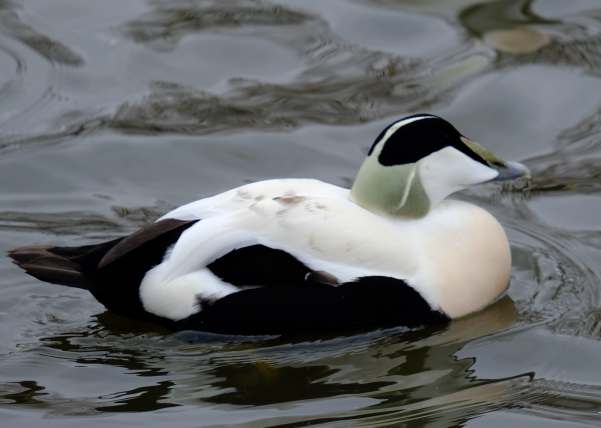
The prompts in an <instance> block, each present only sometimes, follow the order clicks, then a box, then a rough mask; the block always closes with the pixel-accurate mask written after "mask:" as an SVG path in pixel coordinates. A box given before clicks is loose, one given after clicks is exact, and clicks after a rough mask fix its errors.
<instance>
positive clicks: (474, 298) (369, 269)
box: [140, 179, 510, 319]
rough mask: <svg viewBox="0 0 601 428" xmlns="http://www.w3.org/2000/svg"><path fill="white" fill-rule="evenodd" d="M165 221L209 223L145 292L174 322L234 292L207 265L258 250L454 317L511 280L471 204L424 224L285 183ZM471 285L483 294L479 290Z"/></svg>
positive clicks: (453, 205)
mask: <svg viewBox="0 0 601 428" xmlns="http://www.w3.org/2000/svg"><path fill="white" fill-rule="evenodd" d="M163 218H178V219H197V218H201V219H203V220H201V221H199V222H198V223H196V224H195V225H193V226H192V227H190V228H189V229H187V230H186V231H185V232H184V233H183V234H182V235H181V237H180V239H179V240H178V241H177V243H176V244H175V246H174V247H173V250H172V251H171V252H170V253H169V255H168V256H167V257H166V258H165V260H164V261H163V262H162V263H161V264H160V265H158V266H157V267H155V268H154V269H152V270H151V271H149V272H148V274H147V275H146V277H145V278H144V280H143V281H142V284H141V287H140V297H141V299H142V302H143V304H144V307H145V309H146V310H147V311H149V312H151V313H154V314H156V315H159V316H166V317H168V318H170V319H182V318H185V317H187V316H190V315H191V314H193V313H195V312H197V311H198V310H199V309H200V308H199V307H198V299H197V297H196V296H198V295H200V296H207V295H210V296H225V295H227V294H229V293H232V292H235V291H237V290H238V289H237V288H236V287H233V286H232V285H230V284H227V283H224V282H223V281H221V280H219V279H218V278H216V277H215V276H214V275H212V274H211V273H210V272H208V271H207V270H206V269H205V268H206V266H207V265H208V264H210V263H211V262H212V261H214V260H215V259H217V258H219V257H221V256H222V255H224V254H226V253H228V252H229V251H231V250H233V249H235V248H241V247H244V246H247V245H252V244H255V243H259V244H263V245H266V246H269V247H271V248H275V249H281V250H284V251H286V252H288V253H290V254H291V255H293V256H294V257H296V258H297V259H299V260H300V261H301V262H303V263H305V264H306V265H307V266H308V267H309V268H311V269H314V270H321V271H326V272H329V273H330V274H332V275H334V276H335V277H337V278H338V279H339V280H340V281H342V282H344V281H350V280H352V279H354V278H357V277H360V276H369V275H383V276H389V277H394V278H398V279H403V280H406V281H407V282H408V283H409V284H411V285H412V286H413V287H414V288H416V290H417V291H418V292H419V293H420V294H421V295H422V296H423V297H424V299H426V301H427V302H428V303H429V304H430V305H431V306H432V307H433V308H442V309H443V310H444V311H445V312H446V313H448V314H449V315H451V316H460V315H462V314H464V313H467V312H471V311H473V310H475V309H479V308H480V307H483V306H485V304H486V303H488V302H489V301H490V298H491V297H490V295H491V293H492V294H493V297H494V296H496V295H497V294H498V293H499V288H501V289H503V288H504V287H505V286H506V284H507V281H508V278H509V270H510V259H509V250H508V247H507V244H506V238H505V235H504V232H503V230H502V228H501V227H500V225H499V224H498V223H497V222H496V220H495V219H494V218H493V217H492V216H491V215H490V214H488V213H487V212H486V211H484V210H482V209H480V208H478V207H475V206H473V205H470V204H467V203H464V202H458V201H451V200H448V201H444V202H443V203H441V204H440V205H439V206H438V207H436V208H435V209H433V210H432V211H431V212H430V213H429V214H428V215H427V216H425V217H423V218H421V219H400V218H389V217H383V216H380V215H376V214H374V213H372V212H370V211H367V210H365V209H363V208H361V207H359V206H358V205H356V204H354V203H353V202H351V201H350V199H349V191H348V190H347V189H343V188H341V187H337V186H333V185H331V184H327V183H323V182H320V181H317V180H305V179H286V180H269V181H262V182H258V183H253V184H249V185H245V186H242V187H239V188H237V189H233V190H230V191H228V192H225V193H223V194H220V195H217V196H214V197H211V198H207V199H203V200H200V201H197V202H193V203H191V204H188V205H185V206H183V207H181V208H178V209H176V210H174V211H172V212H170V213H168V214H167V215H165V216H164V217H163ZM474 225H475V226H474ZM474 233H477V234H479V236H477V237H474V240H470V239H469V236H473V234H474ZM503 242H505V244H503ZM457 243H459V244H457ZM499 243H500V245H499ZM449 248H453V250H452V251H448V249H449ZM474 257H478V258H481V259H485V260H488V259H489V260H493V261H498V266H496V265H495V264H494V263H488V264H487V263H484V264H482V265H481V266H482V268H481V269H479V268H478V263H474ZM466 265H471V266H470V267H469V268H468V269H465V267H466ZM441 266H443V267H444V269H445V270H443V271H441V270H440V269H441ZM464 271H465V272H466V274H465V275H464V274H463V272H464ZM447 280H448V281H447ZM445 281H446V282H445ZM472 286H473V287H479V288H480V290H478V291H477V292H476V293H472V290H471V288H470V287H472ZM454 290H455V291H454ZM453 293H459V295H460V297H461V298H460V299H457V296H455V295H454V294H453Z"/></svg>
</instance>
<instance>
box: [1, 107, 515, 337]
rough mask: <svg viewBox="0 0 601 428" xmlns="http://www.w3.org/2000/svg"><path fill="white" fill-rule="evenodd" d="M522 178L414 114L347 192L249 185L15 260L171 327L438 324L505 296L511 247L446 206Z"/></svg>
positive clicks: (268, 330) (389, 131) (258, 330)
mask: <svg viewBox="0 0 601 428" xmlns="http://www.w3.org/2000/svg"><path fill="white" fill-rule="evenodd" d="M526 174H527V169H526V168H525V167H524V166H523V165H521V164H518V163H516V162H507V161H504V160H503V159H501V158H500V157H498V156H496V155H495V154H493V153H492V152H491V151H490V150H487V149H485V148H484V147H482V146H480V145H479V144H477V143H475V142H474V141H472V140H470V139H468V138H467V137H465V136H463V135H462V134H461V133H460V132H459V131H458V130H457V129H456V128H455V127H453V125H451V124H450V123H449V122H447V121H446V120H444V119H442V118H440V117H438V116H435V115H431V114H417V115H413V116H409V117H405V118H402V119H400V120H397V121H395V122H393V123H392V124H390V125H388V126H387V127H386V128H385V129H384V130H383V131H382V132H381V133H380V134H379V135H378V136H377V138H376V139H375V141H374V143H373V145H372V146H371V148H370V150H369V153H368V155H367V157H366V159H365V161H364V162H363V164H362V165H361V167H360V169H359V172H358V173H357V176H356V179H355V181H354V184H353V186H352V188H351V189H346V188H343V187H339V186H335V185H332V184H328V183H325V182H322V181H318V180H315V179H295V178H291V179H273V180H265V181H259V182H255V183H251V184H246V185H243V186H240V187H237V188H234V189H232V190H228V191H226V192H224V193H221V194H218V195H215V196H211V197H207V198H204V199H201V200H198V201H195V202H192V203H189V204H187V205H183V206H181V207H179V208H176V209H174V210H172V211H170V212H168V213H167V214H165V215H164V216H163V217H161V218H159V219H158V220H157V221H156V222H154V223H153V224H150V225H149V226H147V227H144V228H142V229H141V230H138V231H136V232H134V233H133V234H131V235H129V236H126V237H122V238H119V239H114V240H111V241H108V242H102V243H98V244H92V245H86V246H81V247H57V246H28V247H21V248H17V249H14V250H12V251H10V252H9V255H10V257H12V258H13V260H14V262H15V263H16V264H17V265H19V266H20V267H21V268H23V269H24V270H25V271H26V272H27V273H29V274H30V275H32V276H34V277H36V278H38V279H40V280H43V281H47V282H51V283H56V284H63V285H66V286H70V287H78V288H82V289H85V290H88V291H89V292H91V293H92V295H93V296H94V297H95V298H96V299H97V300H98V301H99V302H100V303H102V304H103V305H104V306H105V307H106V308H107V309H108V310H110V311H113V312H115V313H118V314H120V315H123V316H126V317H130V318H138V319H147V320H151V321H156V322H159V323H161V324H163V325H166V326H168V327H170V328H173V329H196V330H204V331H211V332H218V333H228V334H272V333H273V334H278V333H295V332H320V331H329V330H335V329H345V330H346V329H368V328H376V327H388V326H397V325H403V326H408V327H414V326H419V325H427V324H439V323H444V322H446V321H448V320H450V319H453V318H459V317H463V316H465V315H467V314H470V313H473V312H476V311H479V310H481V309H483V308H485V307H486V306H487V305H489V304H490V303H492V302H493V301H495V300H496V299H497V298H498V297H499V296H501V295H502V294H503V293H504V291H505V290H506V288H507V286H508V284H509V280H510V274H511V256H510V248H509V243H508V240H507V237H506V235H505V232H504V230H503V228H502V227H501V225H500V224H499V222H498V221H497V220H496V219H495V218H494V217H493V216H492V215H491V214H490V213H488V212H487V211H485V210H484V209H482V208H480V207H478V206H476V205H473V204H470V203H467V202H464V201H459V200H453V199H451V198H449V196H450V195H451V194H453V193H455V192H457V191H459V190H461V189H464V188H467V187H469V186H472V185H476V184H480V183H488V182H491V181H498V180H507V179H513V178H517V177H521V176H523V175H526Z"/></svg>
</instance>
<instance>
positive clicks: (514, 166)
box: [490, 161, 530, 181]
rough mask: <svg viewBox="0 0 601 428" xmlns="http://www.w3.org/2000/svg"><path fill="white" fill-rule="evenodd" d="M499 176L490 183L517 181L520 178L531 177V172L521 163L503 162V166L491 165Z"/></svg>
mask: <svg viewBox="0 0 601 428" xmlns="http://www.w3.org/2000/svg"><path fill="white" fill-rule="evenodd" d="M490 167H491V168H493V169H494V170H496V171H497V172H498V175H497V176H496V177H495V178H493V179H492V180H490V181H507V180H515V179H516V178H520V177H530V170H529V169H528V168H527V167H526V165H524V164H521V163H519V162H508V161H505V162H503V164H502V165H491V166H490Z"/></svg>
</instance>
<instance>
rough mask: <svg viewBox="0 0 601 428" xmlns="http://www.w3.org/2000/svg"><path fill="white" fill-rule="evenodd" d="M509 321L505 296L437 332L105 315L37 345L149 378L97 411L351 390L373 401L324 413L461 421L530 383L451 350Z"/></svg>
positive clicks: (36, 388)
mask: <svg viewBox="0 0 601 428" xmlns="http://www.w3.org/2000/svg"><path fill="white" fill-rule="evenodd" d="M515 319H516V312H515V307H514V305H513V303H512V301H511V299H509V298H504V299H502V300H501V301H499V302H497V303H496V304H495V305H493V306H492V307H491V308H489V309H488V310H486V311H483V312H481V313H478V314H475V315H474V316H471V317H469V318H465V319H462V320H459V321H457V322H453V323H451V324H450V325H449V326H448V327H446V328H443V329H442V330H440V331H432V330H428V329H425V330H416V331H410V332H403V331H395V330H385V331H381V332H372V333H367V334H362V335H358V336H348V337H333V338H331V339H325V340H324V339H323V338H320V339H318V340H316V339H311V338H297V339H293V340H291V339H290V338H264V339H261V338H258V339H256V340H252V339H250V340H249V338H238V339H237V340H231V338H228V339H227V340H226V342H223V341H220V340H219V336H216V335H205V334H202V333H196V336H193V335H192V336H191V335H190V333H188V334H182V333H180V334H176V335H172V336H164V332H163V331H161V330H158V331H155V332H153V330H154V328H153V327H152V326H150V325H147V324H144V323H132V322H131V321H130V320H126V319H123V318H120V317H118V316H115V315H112V314H109V313H104V314H102V315H99V316H98V317H97V318H96V321H95V322H94V323H93V324H91V325H90V326H89V327H88V328H86V329H85V330H83V331H81V332H73V333H68V334H59V335H55V336H51V337H46V338H43V339H41V343H42V344H43V347H42V348H40V349H39V350H37V351H35V352H41V353H44V354H46V355H49V356H54V357H55V358H59V359H66V360H68V361H70V362H72V363H75V364H76V365H77V366H78V367H80V370H86V367H89V368H91V367H94V366H98V365H102V366H113V367H117V368H119V369H125V370H126V371H127V373H129V375H130V376H137V377H141V378H142V379H148V380H150V382H149V383H148V382H146V381H144V385H143V386H140V385H138V386H135V387H134V388H131V389H128V390H122V391H117V392H112V393H105V394H102V396H101V397H100V398H99V399H98V400H94V401H88V402H87V404H86V407H88V408H91V407H93V408H94V409H96V411H111V412H132V411H152V410H156V409H160V408H167V407H173V406H179V405H184V404H189V403H190V400H201V401H203V402H207V403H214V404H218V405H235V406H249V405H253V406H268V405H274V404H277V403H284V402H302V401H305V400H312V399H317V398H324V399H325V398H332V397H338V396H345V395H356V396H363V397H365V398H369V399H370V400H371V401H370V403H372V404H371V405H369V406H368V407H366V408H357V409H355V410H353V411H352V412H351V413H350V414H349V413H347V412H343V413H342V414H340V415H337V416H335V417H329V418H328V420H330V421H334V420H344V419H346V418H349V417H353V418H358V419H363V418H367V419H366V421H367V420H369V421H376V420H387V421H389V422H391V421H400V420H403V421H410V420H421V421H422V422H424V421H427V420H428V419H429V416H428V414H429V413H430V412H437V410H440V409H443V408H444V409H446V410H445V412H447V413H448V415H449V416H448V421H449V422H453V424H455V423H458V422H457V418H459V419H460V420H464V417H459V415H461V414H465V410H466V408H465V402H466V400H467V401H469V406H468V407H469V408H472V407H477V408H480V407H488V408H493V407H494V408H497V407H502V406H503V403H505V402H506V401H508V400H510V397H513V396H514V395H515V394H518V395H519V394H522V392H520V391H521V388H522V387H523V386H524V385H526V384H528V382H529V379H530V375H529V374H527V375H524V376H523V377H520V376H518V377H517V378H515V379H507V380H506V379H497V380H493V379H478V378H477V377H475V376H474V375H473V373H472V372H471V370H470V367H471V366H472V365H473V364H474V362H475V360H474V359H472V358H461V359H457V358H456V357H455V356H454V355H455V354H456V352H457V351H458V350H459V349H461V348H462V347H463V345H464V344H465V343H466V342H467V341H470V340H472V339H474V338H478V337H482V336H486V335H491V334H495V333H497V332H499V331H504V330H507V329H508V328H510V327H511V326H512V325H513V323H514V322H515ZM180 338H184V340H185V342H184V343H182V341H181V339H180ZM207 338H210V340H208V341H207ZM257 340H258V341H257ZM132 345H134V346H133V347H132ZM524 382H526V383H524ZM17 384H18V385H19V386H20V387H21V390H20V391H18V392H15V391H13V392H7V391H6V389H7V386H6V385H5V386H4V387H3V388H2V389H3V390H4V391H5V392H4V393H3V394H2V398H3V400H5V402H11V401H12V402H13V403H14V404H21V405H36V406H37V405H39V404H41V403H43V404H44V405H45V406H50V407H54V406H53V402H54V401H55V400H59V401H64V400H65V399H64V398H59V397H58V396H57V395H56V394H55V393H53V392H52V387H51V386H48V387H46V386H42V385H40V384H39V383H38V382H36V381H20V382H17V383H13V385H17ZM514 387H515V388H517V389H515V388H514ZM13 389H15V388H14V387H13ZM516 391H517V392H516ZM76 403H77V405H78V406H79V405H80V404H81V403H80V402H79V401H77V402H76V401H74V402H73V404H74V405H75V404H76ZM437 420H438V421H440V414H438V416H437ZM448 426H451V425H448Z"/></svg>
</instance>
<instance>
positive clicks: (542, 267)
mask: <svg viewBox="0 0 601 428" xmlns="http://www.w3.org/2000/svg"><path fill="white" fill-rule="evenodd" d="M423 111H427V112H433V113H436V114H440V115H443V116H444V117H447V118H448V119H450V120H451V121H452V122H453V123H454V124H455V125H456V126H457V127H458V128H459V129H460V130H462V131H463V132H464V133H465V134H466V135H468V136H470V137H471V138H473V139H475V140H477V141H480V142H481V143H483V144H484V145H486V146H488V147H490V148H492V149H493V150H495V151H496V152H498V153H499V154H501V155H503V156H504V157H506V158H511V159H516V160H522V161H524V162H525V163H526V164H527V165H528V166H529V167H530V168H531V169H532V171H533V179H532V181H531V182H530V183H522V184H519V185H507V186H505V187H498V186H497V187H495V186H492V185H491V186H485V187H481V188H478V189H474V190H470V191H468V192H464V193H463V194H462V197H463V198H466V199H468V200H471V201H473V202H475V203H478V204H480V205H481V206H483V207H485V208H486V209H488V210H490V211H491V212H493V213H494V214H495V215H496V216H497V218H499V220H500V221H501V222H502V223H503V225H504V226H505V228H506V230H507V232H508V235H509V237H510V240H511V243H512V251H513V257H514V274H513V280H512V284H511V288H510V291H509V296H510V298H507V299H505V300H503V301H500V302H498V303H497V304H496V305H494V306H493V307H491V308H489V309H487V310H485V311H484V312H482V313H479V314H477V315H475V316H473V317H470V318H467V319H462V320H459V321H456V322H454V323H452V324H450V325H449V326H448V328H446V329H444V330H442V331H427V330H426V331H418V332H412V333H409V334H408V333H403V332H402V331H400V330H387V331H377V332H373V333H370V334H363V335H356V336H352V337H324V338H321V339H319V340H317V339H312V340H298V341H295V342H290V341H288V342H287V341H284V340H278V339H268V338H265V339H257V340H253V341H250V340H242V339H235V340H234V339H227V338H223V337H215V336H208V335H194V334H182V333H180V334H171V333H169V332H166V331H159V330H157V329H156V328H153V327H152V326H149V325H140V324H136V323H133V322H131V321H128V320H125V319H121V318H118V317H116V316H114V315H111V314H108V313H105V312H104V311H103V308H102V307H101V306H100V305H99V304H97V303H96V302H95V301H94V299H93V298H92V297H91V296H90V295H88V294H86V293H85V292H83V291H81V290H75V289H68V288H62V287H59V286H54V285H48V284H43V283H41V282H38V281H36V280H34V279H32V278H30V277H28V276H26V275H24V274H23V273H22V272H20V271H19V270H18V269H17V268H16V267H14V266H13V265H11V264H10V263H9V261H8V259H6V258H1V259H0V338H1V340H0V417H1V421H0V426H2V427H16V426H31V425H33V424H43V426H49V427H81V426H86V427H90V428H92V427H104V426H111V427H115V426H138V425H139V426H153V427H162V426H165V427H167V426H168V427H179V426H181V427H193V426H194V427H197V426H228V425H239V426H249V427H265V426H282V425H286V426H300V425H303V426H304V425H322V426H335V427H347V426H365V427H386V426H411V427H413V426H416V427H417V426H419V427H422V426H428V427H430V426H431V427H450V426H468V427H506V426H512V427H518V426H519V427H522V426H523V427H563V426H570V427H572V426H573V427H583V426H599V425H600V424H601V344H600V343H599V339H600V338H601V194H600V192H601V4H600V3H599V2H598V1H594V0H588V1H585V0H578V1H561V0H546V1H545V0H539V1H527V0H509V1H482V0H480V1H478V0H450V1H433V0H405V1H402V0H397V1H394V0H372V1H350V0H346V1H343V0H336V1H328V2H325V1H296V2H294V1H260V2H255V1H218V0H214V1H197V0H174V1H167V0H164V1H159V0H135V1H134V0H132V1H127V2H122V1H117V0H111V1H103V2H96V1H91V0H88V1H81V0H79V1H77V0H54V1H47V0H32V1H19V0H0V252H1V253H4V252H5V251H6V250H8V249H9V248H11V247H14V246H17V245H26V244H33V243H49V242H52V243H56V244H68V245H77V244H83V243H87V242H93V241H99V240H103V239H107V238H110V237H114V236H118V235H121V234H124V233H127V232H130V231H132V230H134V229H135V228H136V227H138V226H140V225H142V224H144V223H146V222H149V221H151V220H153V219H154V218H156V217H157V216H158V215H159V214H160V213H163V212H164V211H166V210H168V209H169V208H171V207H173V206H175V205H178V204H180V203H184V202H187V201H190V200H194V199H197V198H198V197H201V196H205V195H209V194H213V193H216V192H220V191H223V190H225V189H227V188H230V187H234V186H237V185H240V184H242V183H245V182H249V181H255V180H259V179H264V178H272V177H317V178H320V179H323V180H326V181H329V182H332V183H335V184H339V185H348V184H349V183H350V182H351V181H352V179H353V177H354V174H355V171H356V169H357V167H358V165H359V164H360V162H361V160H362V157H363V155H364V153H365V151H366V149H367V148H368V147H369V145H370V143H371V142H372V140H373V139H374V138H375V136H376V135H377V134H378V133H379V131H380V129H381V128H382V127H383V126H384V125H385V124H387V123H388V122H390V121H392V120H393V119H394V118H396V117H399V116H402V115H404V114H409V113H414V112H423Z"/></svg>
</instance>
